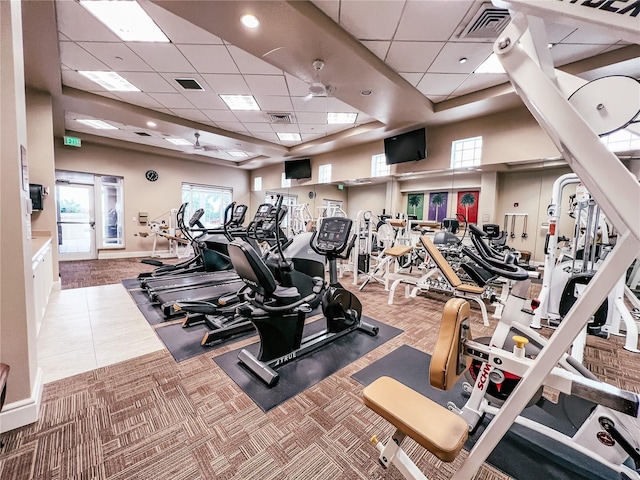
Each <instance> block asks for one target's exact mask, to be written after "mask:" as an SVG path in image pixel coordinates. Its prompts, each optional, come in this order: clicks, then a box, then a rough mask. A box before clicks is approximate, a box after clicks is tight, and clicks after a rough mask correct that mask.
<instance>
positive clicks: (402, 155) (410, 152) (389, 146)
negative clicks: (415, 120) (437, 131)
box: [384, 128, 427, 165]
mask: <svg viewBox="0 0 640 480" xmlns="http://www.w3.org/2000/svg"><path fill="white" fill-rule="evenodd" d="M384 155H385V157H386V158H387V165H393V164H395V163H403V162H413V161H418V160H422V159H423V158H426V157H427V134H426V130H425V129H424V128H420V129H418V130H413V131H411V132H407V133H403V134H400V135H395V136H393V137H389V138H385V139H384Z"/></svg>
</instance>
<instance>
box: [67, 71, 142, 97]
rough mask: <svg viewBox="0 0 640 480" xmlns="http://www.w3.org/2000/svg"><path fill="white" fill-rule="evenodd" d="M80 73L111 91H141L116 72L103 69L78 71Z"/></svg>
mask: <svg viewBox="0 0 640 480" xmlns="http://www.w3.org/2000/svg"><path fill="white" fill-rule="evenodd" d="M78 73H79V74H80V75H82V76H84V77H87V78H88V79H89V80H91V81H92V82H96V83H97V84H98V85H100V86H101V87H103V88H105V89H107V90H109V91H110V92H139V91H140V89H139V88H138V87H136V86H135V85H134V84H132V83H130V82H129V81H128V80H126V79H125V78H124V77H121V76H120V75H118V74H117V73H116V72H103V71H95V72H90V71H78Z"/></svg>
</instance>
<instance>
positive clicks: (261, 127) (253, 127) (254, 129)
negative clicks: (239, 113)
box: [242, 122, 273, 133]
mask: <svg viewBox="0 0 640 480" xmlns="http://www.w3.org/2000/svg"><path fill="white" fill-rule="evenodd" d="M242 123H244V126H245V128H246V129H247V130H248V131H249V132H251V133H273V128H271V124H269V123H267V122H257V123H251V122H242Z"/></svg>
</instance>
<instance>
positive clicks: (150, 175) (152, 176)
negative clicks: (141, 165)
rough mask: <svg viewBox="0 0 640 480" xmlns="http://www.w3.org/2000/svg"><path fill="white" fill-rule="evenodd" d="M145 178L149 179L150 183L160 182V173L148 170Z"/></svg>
mask: <svg viewBox="0 0 640 480" xmlns="http://www.w3.org/2000/svg"><path fill="white" fill-rule="evenodd" d="M144 176H145V177H147V180H149V181H150V182H155V181H156V180H158V172H156V171H155V170H147V173H145V174H144Z"/></svg>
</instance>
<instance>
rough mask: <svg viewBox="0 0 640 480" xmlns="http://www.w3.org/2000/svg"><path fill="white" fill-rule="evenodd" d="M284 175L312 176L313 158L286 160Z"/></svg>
mask: <svg viewBox="0 0 640 480" xmlns="http://www.w3.org/2000/svg"><path fill="white" fill-rule="evenodd" d="M284 176H285V178H289V179H302V178H311V159H310V158H302V159H300V160H287V161H285V162H284Z"/></svg>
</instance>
